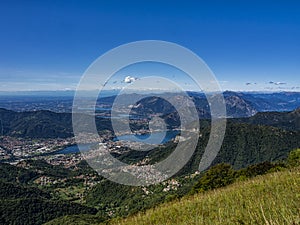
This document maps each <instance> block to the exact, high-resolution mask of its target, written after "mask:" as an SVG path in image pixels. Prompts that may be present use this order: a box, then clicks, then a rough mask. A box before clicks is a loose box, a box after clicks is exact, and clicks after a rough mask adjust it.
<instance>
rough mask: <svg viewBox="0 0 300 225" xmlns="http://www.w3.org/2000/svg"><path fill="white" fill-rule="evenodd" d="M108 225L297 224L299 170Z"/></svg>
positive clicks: (153, 210)
mask: <svg viewBox="0 0 300 225" xmlns="http://www.w3.org/2000/svg"><path fill="white" fill-rule="evenodd" d="M110 224H134V225H136V224H160V225H161V224H222V225H223V224H230V225H231V224H270V225H272V224H280V225H281V224H300V168H296V169H293V170H292V171H283V172H276V173H272V174H267V175H264V176H259V177H256V178H253V179H251V180H248V181H243V182H237V183H235V184H233V185H230V186H228V187H225V188H222V189H217V190H214V191H210V192H207V193H203V194H197V195H194V196H190V197H187V198H183V199H181V200H180V201H175V202H171V203H165V204H163V205H161V206H158V207H157V208H154V209H150V210H147V211H146V212H145V213H139V214H137V215H135V216H132V217H129V218H126V219H115V220H112V221H111V222H110Z"/></svg>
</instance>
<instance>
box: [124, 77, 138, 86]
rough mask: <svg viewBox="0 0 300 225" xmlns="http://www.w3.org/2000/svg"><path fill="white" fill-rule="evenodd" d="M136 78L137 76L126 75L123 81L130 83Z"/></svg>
mask: <svg viewBox="0 0 300 225" xmlns="http://www.w3.org/2000/svg"><path fill="white" fill-rule="evenodd" d="M136 80H137V78H135V77H131V76H127V77H125V79H124V82H125V83H128V84H130V83H132V82H134V81H136Z"/></svg>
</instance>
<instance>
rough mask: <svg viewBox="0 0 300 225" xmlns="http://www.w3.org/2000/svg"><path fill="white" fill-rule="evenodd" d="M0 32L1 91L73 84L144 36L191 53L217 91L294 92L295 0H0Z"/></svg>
mask: <svg viewBox="0 0 300 225" xmlns="http://www.w3.org/2000/svg"><path fill="white" fill-rule="evenodd" d="M0 32H1V33H0V90H1V91H16V90H65V89H74V88H75V87H76V85H77V83H78V82H79V79H80V76H81V75H82V74H83V73H84V71H85V70H86V69H87V67H88V66H89V65H90V64H91V63H92V62H93V61H94V60H95V59H96V58H97V57H99V56H100V55H101V54H103V53H105V52H106V51H108V50H110V49H111V48H114V47H117V46H118V45H121V44H125V43H128V42H132V41H138V40H147V39H155V40H165V41H171V42H175V43H177V44H180V45H183V46H185V47H187V48H189V49H190V50H192V51H194V52H195V53H196V54H198V55H199V56H200V57H201V58H202V59H203V60H204V61H205V62H206V63H207V64H208V66H209V67H210V68H211V69H212V71H213V72H214V73H215V75H216V77H217V79H218V80H219V81H220V84H221V86H222V88H223V89H224V90H226V89H229V90H258V91H277V90H293V91H300V66H299V65H300V63H299V62H300V1H297V0H294V1H289V0H287V1H283V0H282V1H276V0H274V1H263V0H262V1H255V0H254V1H242V0H240V1H234V0H233V1H225V0H224V1H214V0H212V1H47V0H45V1H30V0H29V1H14V0H11V1H1V3H0ZM129 75H132V76H134V75H133V74H129ZM124 76H125V74H124Z"/></svg>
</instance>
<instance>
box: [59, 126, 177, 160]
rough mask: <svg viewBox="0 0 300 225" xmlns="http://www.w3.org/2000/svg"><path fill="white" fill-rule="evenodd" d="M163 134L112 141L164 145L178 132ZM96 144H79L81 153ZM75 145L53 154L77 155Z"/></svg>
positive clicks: (125, 137)
mask: <svg viewBox="0 0 300 225" xmlns="http://www.w3.org/2000/svg"><path fill="white" fill-rule="evenodd" d="M163 134H164V132H155V133H153V134H152V135H151V138H150V134H141V135H134V134H127V135H121V136H119V137H118V138H114V139H113V141H118V140H122V141H134V140H135V138H138V140H139V141H140V142H144V143H147V144H164V143H167V142H168V141H170V140H171V139H173V138H175V137H176V135H177V134H179V131H176V130H172V131H171V130H169V131H167V132H166V134H165V135H164V136H163ZM95 144H96V143H87V144H79V145H78V146H79V147H80V150H81V151H88V150H89V149H90V148H91V147H92V146H93V145H95ZM78 146H77V145H71V146H68V147H65V148H64V149H61V150H59V151H57V152H55V154H72V153H79V152H80V150H79V148H78Z"/></svg>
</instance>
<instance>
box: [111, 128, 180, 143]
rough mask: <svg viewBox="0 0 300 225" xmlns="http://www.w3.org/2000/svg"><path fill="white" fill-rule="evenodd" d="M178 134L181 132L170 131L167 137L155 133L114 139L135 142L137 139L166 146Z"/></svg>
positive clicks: (128, 135)
mask: <svg viewBox="0 0 300 225" xmlns="http://www.w3.org/2000/svg"><path fill="white" fill-rule="evenodd" d="M177 134H179V131H177V130H169V131H167V132H166V133H165V135H164V132H155V133H152V134H140V135H134V134H127V135H121V136H119V137H118V138H114V141H118V140H120V141H135V140H136V139H138V141H140V142H143V143H146V144H164V143H167V142H168V141H170V140H171V139H173V138H175V137H176V135H177Z"/></svg>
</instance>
